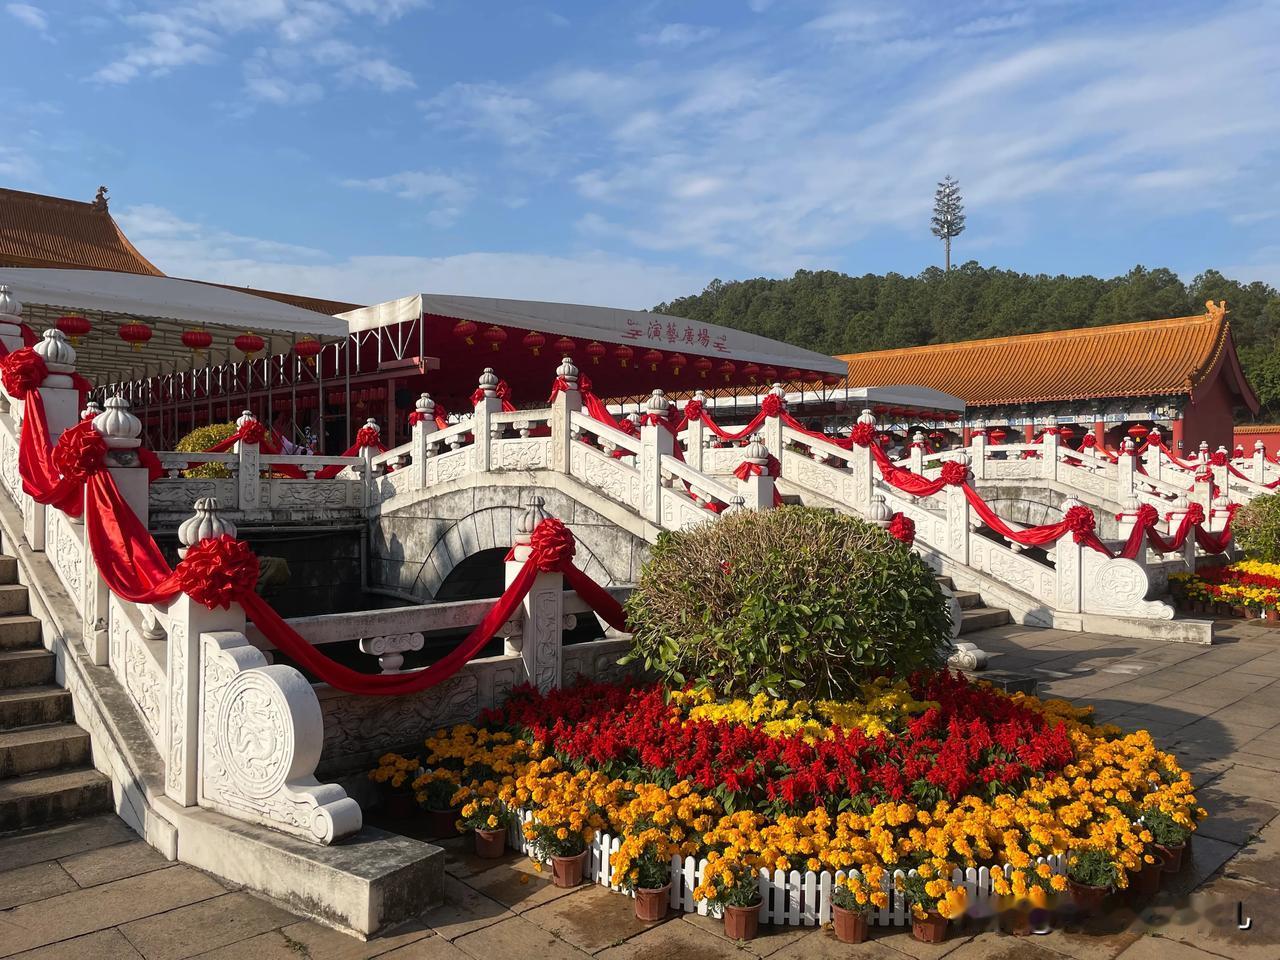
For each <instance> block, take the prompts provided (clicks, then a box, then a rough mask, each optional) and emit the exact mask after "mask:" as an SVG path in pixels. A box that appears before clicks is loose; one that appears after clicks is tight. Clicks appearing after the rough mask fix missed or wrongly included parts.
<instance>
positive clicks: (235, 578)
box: [174, 533, 259, 610]
mask: <svg viewBox="0 0 1280 960" xmlns="http://www.w3.org/2000/svg"><path fill="white" fill-rule="evenodd" d="M258 569H259V568H258V558H257V557H256V556H255V555H254V553H253V550H251V549H250V548H249V545H248V544H247V543H245V542H244V541H243V540H236V539H235V538H234V537H230V536H228V535H227V534H225V533H224V534H223V535H222V536H220V537H210V538H209V539H207V540H201V541H200V542H199V543H197V544H196V545H195V546H193V547H191V548H190V549H189V550H188V551H187V555H186V557H185V558H183V560H182V562H181V563H179V564H178V568H177V569H176V570H175V571H174V573H175V574H176V575H177V579H178V586H179V587H180V588H181V590H182V592H183V593H185V594H186V595H187V596H189V597H190V598H191V599H192V600H194V601H196V603H200V604H203V605H204V606H206V607H208V608H209V609H210V610H212V609H213V608H214V607H222V609H224V610H226V609H227V608H229V607H230V606H231V604H232V603H235V602H237V601H239V600H240V599H241V598H242V597H244V596H246V595H248V594H250V593H253V592H254V590H255V589H257V586H258Z"/></svg>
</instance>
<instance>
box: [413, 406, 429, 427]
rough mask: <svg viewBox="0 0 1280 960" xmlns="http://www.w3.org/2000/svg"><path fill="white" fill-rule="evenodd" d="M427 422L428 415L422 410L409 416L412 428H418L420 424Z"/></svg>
mask: <svg viewBox="0 0 1280 960" xmlns="http://www.w3.org/2000/svg"><path fill="white" fill-rule="evenodd" d="M426 422H427V415H426V414H425V413H423V412H422V411H421V410H415V411H413V413H411V414H409V426H411V427H416V426H417V425H418V424H420V423H426Z"/></svg>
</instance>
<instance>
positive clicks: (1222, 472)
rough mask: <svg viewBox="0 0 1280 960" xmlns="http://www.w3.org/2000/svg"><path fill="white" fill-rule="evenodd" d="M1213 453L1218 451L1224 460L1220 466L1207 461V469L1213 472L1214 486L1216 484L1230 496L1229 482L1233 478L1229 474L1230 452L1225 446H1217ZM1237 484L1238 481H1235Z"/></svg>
mask: <svg viewBox="0 0 1280 960" xmlns="http://www.w3.org/2000/svg"><path fill="white" fill-rule="evenodd" d="M1215 453H1220V454H1222V455H1223V456H1225V457H1226V462H1225V463H1224V464H1223V465H1222V466H1220V467H1219V466H1217V465H1216V464H1213V463H1212V462H1211V463H1209V470H1210V471H1211V472H1212V474H1213V483H1214V486H1216V487H1217V488H1218V489H1219V490H1220V491H1221V492H1222V493H1225V494H1226V495H1227V496H1228V497H1230V496H1231V483H1232V481H1233V480H1234V478H1233V477H1232V476H1231V470H1230V469H1229V467H1230V464H1231V454H1230V452H1228V450H1227V448H1226V447H1223V446H1219V447H1218V449H1217V450H1216V451H1215ZM1219 459H1221V458H1219ZM1237 485H1238V481H1237Z"/></svg>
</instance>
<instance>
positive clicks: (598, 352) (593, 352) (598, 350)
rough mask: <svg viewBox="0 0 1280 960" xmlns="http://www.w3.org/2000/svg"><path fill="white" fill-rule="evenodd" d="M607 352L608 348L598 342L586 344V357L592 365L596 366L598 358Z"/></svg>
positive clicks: (593, 341)
mask: <svg viewBox="0 0 1280 960" xmlns="http://www.w3.org/2000/svg"><path fill="white" fill-rule="evenodd" d="M608 352H609V348H608V347H606V346H605V345H604V344H603V343H601V342H600V341H598V340H592V341H591V342H590V343H588V344H587V356H588V357H590V358H591V362H592V363H596V364H598V363H599V362H600V358H601V357H603V356H604V355H605V354H607V353H608Z"/></svg>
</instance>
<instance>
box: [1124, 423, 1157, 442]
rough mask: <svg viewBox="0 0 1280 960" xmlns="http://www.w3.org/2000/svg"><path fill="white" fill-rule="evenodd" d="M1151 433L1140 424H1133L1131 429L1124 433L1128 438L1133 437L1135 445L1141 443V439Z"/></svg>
mask: <svg viewBox="0 0 1280 960" xmlns="http://www.w3.org/2000/svg"><path fill="white" fill-rule="evenodd" d="M1150 432H1151V431H1150V430H1149V429H1147V428H1146V427H1144V426H1143V425H1142V424H1140V423H1135V424H1134V425H1133V426H1132V427H1130V428H1129V429H1128V430H1126V431H1125V433H1127V434H1129V436H1131V437H1133V440H1134V442H1135V443H1141V442H1142V438H1143V437H1145V436H1146V435H1147V434H1148V433H1150Z"/></svg>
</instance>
